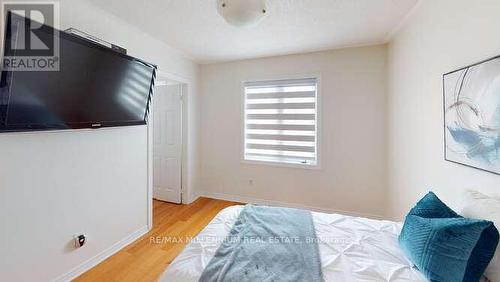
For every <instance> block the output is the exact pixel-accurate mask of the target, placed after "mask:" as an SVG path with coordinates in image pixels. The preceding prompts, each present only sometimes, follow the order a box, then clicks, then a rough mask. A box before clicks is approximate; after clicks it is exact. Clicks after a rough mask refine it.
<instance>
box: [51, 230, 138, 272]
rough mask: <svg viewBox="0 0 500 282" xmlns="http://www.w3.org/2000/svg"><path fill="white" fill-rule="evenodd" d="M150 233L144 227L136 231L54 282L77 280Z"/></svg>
mask: <svg viewBox="0 0 500 282" xmlns="http://www.w3.org/2000/svg"><path fill="white" fill-rule="evenodd" d="M146 233H148V227H147V226H144V227H142V228H141V229H139V230H137V231H135V232H134V233H132V234H130V235H129V236H127V237H125V238H123V239H122V240H120V241H119V242H117V243H115V244H114V245H112V246H111V247H109V248H107V249H106V250H104V251H103V252H101V253H100V254H98V255H96V256H94V257H92V258H90V259H89V260H87V261H85V262H84V263H82V264H80V265H79V266H77V267H75V268H73V269H72V270H70V271H69V272H67V273H65V274H63V275H61V276H59V277H57V278H56V279H54V280H53V281H54V282H66V281H71V280H73V279H75V278H76V277H78V276H80V275H81V274H83V273H84V272H86V271H87V270H89V269H91V268H92V267H94V266H96V265H98V264H99V263H101V262H102V261H104V260H105V259H107V258H108V257H110V256H112V255H113V254H115V253H116V252H118V251H119V250H121V249H123V248H125V247H126V246H127V245H129V244H130V243H132V242H134V241H135V240H137V239H139V238H140V237H141V236H143V235H144V234H146Z"/></svg>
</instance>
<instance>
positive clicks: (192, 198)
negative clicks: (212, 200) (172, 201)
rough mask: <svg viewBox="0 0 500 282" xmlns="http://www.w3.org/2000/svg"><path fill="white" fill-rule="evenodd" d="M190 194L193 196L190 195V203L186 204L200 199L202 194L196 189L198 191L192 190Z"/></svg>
mask: <svg viewBox="0 0 500 282" xmlns="http://www.w3.org/2000/svg"><path fill="white" fill-rule="evenodd" d="M190 196H191V197H190V198H189V200H188V201H189V202H188V203H184V204H191V203H192V202H194V201H196V200H198V198H199V197H200V196H201V195H200V193H199V192H198V191H196V192H192V193H191V195H190Z"/></svg>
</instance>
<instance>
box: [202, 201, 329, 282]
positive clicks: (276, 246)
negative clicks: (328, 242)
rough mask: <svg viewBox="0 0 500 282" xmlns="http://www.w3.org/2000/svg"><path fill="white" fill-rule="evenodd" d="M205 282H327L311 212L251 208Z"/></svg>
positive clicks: (220, 251)
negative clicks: (324, 278)
mask: <svg viewBox="0 0 500 282" xmlns="http://www.w3.org/2000/svg"><path fill="white" fill-rule="evenodd" d="M200 281H201V282H215V281H224V282H231V281H235V282H236V281H237V282H244V281H252V282H253V281H259V282H260V281H266V282H267V281H269V282H270V281H308V282H316V281H323V278H322V273H321V261H320V256H319V251H318V244H317V238H316V232H315V231H314V225H313V221H312V216H311V213H310V212H308V211H305V210H298V209H289V208H274V207H260V206H253V205H247V206H245V208H244V209H243V210H242V211H241V213H240V215H239V217H238V219H237V220H236V222H235V224H234V226H233V228H232V230H231V231H230V233H229V235H228V236H227V238H226V239H225V240H224V242H223V243H222V244H221V246H220V247H219V249H217V251H216V253H215V256H214V257H213V259H212V260H211V261H210V262H209V264H208V265H207V267H206V268H205V270H204V271H203V273H202V275H201V278H200Z"/></svg>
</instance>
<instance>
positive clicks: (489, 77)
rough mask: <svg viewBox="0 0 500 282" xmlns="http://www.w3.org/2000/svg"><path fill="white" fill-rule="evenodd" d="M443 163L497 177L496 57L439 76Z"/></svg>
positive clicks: (499, 96)
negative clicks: (478, 170)
mask: <svg viewBox="0 0 500 282" xmlns="http://www.w3.org/2000/svg"><path fill="white" fill-rule="evenodd" d="M443 96H444V137H445V142H444V143H445V148H444V149H445V150H444V151H445V160H447V161H451V162H455V163H458V164H462V165H466V166H470V167H473V168H477V169H481V170H485V171H488V172H493V173H496V174H500V56H497V57H494V58H491V59H488V60H485V61H482V62H479V63H476V64H474V65H470V66H467V67H464V68H461V69H459V70H456V71H452V72H449V73H447V74H444V75H443Z"/></svg>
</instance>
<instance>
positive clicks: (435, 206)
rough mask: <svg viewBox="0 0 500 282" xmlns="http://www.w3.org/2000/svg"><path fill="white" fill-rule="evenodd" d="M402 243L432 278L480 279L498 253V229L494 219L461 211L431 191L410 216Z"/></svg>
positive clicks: (444, 281)
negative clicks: (454, 209)
mask: <svg viewBox="0 0 500 282" xmlns="http://www.w3.org/2000/svg"><path fill="white" fill-rule="evenodd" d="M399 244H400V246H401V249H402V250H403V252H404V253H405V254H406V255H407V256H408V258H409V259H410V260H411V261H412V262H413V263H414V264H415V265H416V266H417V267H418V269H419V270H420V271H421V272H422V273H423V274H424V275H425V276H426V277H427V279H429V280H430V281H439V282H455V281H456V282H461V281H462V282H477V281H479V279H480V278H481V276H482V275H483V272H484V270H485V269H486V267H487V266H488V263H489V262H490V260H491V259H492V258H493V255H494V254H495V250H496V246H497V244H498V231H497V229H496V228H495V226H494V225H493V223H492V222H490V221H486V220H479V219H468V218H464V217H462V216H460V215H458V214H457V213H455V212H454V211H453V210H452V209H450V208H449V207H448V206H446V205H445V204H444V203H443V202H442V201H441V200H439V198H438V197H437V196H436V195H435V194H434V193H432V192H430V193H429V194H427V195H426V196H425V197H424V198H423V199H422V200H420V201H419V202H418V203H417V205H416V206H415V207H414V208H413V209H411V210H410V212H409V214H408V215H407V216H406V220H405V223H404V226H403V230H402V231H401V234H400V235H399Z"/></svg>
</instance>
